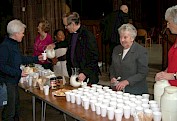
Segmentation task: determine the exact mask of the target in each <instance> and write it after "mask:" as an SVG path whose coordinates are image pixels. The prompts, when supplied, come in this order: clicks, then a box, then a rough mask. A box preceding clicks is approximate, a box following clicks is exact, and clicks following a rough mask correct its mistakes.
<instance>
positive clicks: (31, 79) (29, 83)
mask: <svg viewBox="0 0 177 121" xmlns="http://www.w3.org/2000/svg"><path fill="white" fill-rule="evenodd" d="M32 84H33V77H32V76H30V77H29V79H28V85H29V86H30V87H31V86H32Z"/></svg>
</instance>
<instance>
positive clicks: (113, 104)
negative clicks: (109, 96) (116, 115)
mask: <svg viewBox="0 0 177 121" xmlns="http://www.w3.org/2000/svg"><path fill="white" fill-rule="evenodd" d="M109 106H110V107H113V108H114V109H116V107H117V102H115V101H114V102H110V103H109Z"/></svg>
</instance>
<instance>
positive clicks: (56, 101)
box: [19, 83, 133, 121]
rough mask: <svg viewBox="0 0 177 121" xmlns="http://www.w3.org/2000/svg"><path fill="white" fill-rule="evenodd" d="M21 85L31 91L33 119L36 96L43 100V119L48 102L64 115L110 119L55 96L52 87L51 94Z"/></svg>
mask: <svg viewBox="0 0 177 121" xmlns="http://www.w3.org/2000/svg"><path fill="white" fill-rule="evenodd" d="M19 87H20V88H22V89H23V90H24V91H25V92H28V93H31V95H32V100H33V101H32V103H33V121H35V98H38V99H40V100H41V101H42V107H41V108H42V114H41V120H42V121H45V110H46V104H48V105H50V106H52V107H54V108H56V109H57V110H59V111H61V112H63V113H64V117H65V116H66V114H67V115H69V116H71V117H73V118H74V119H76V120H79V121H108V118H107V117H101V116H100V115H97V114H96V113H95V112H93V111H91V109H88V110H85V109H84V108H83V107H82V106H81V105H77V104H72V103H70V102H67V101H66V99H65V97H57V96H54V95H53V94H52V91H53V90H51V89H50V92H49V95H44V92H43V91H42V90H40V89H39V88H34V87H29V86H28V85H27V84H25V83H19ZM63 88H66V89H73V88H72V87H71V86H69V85H67V86H64V87H63ZM65 120H66V118H65ZM114 120H115V119H114ZM122 121H133V117H131V118H130V119H125V118H124V117H123V119H122Z"/></svg>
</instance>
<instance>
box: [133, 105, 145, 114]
mask: <svg viewBox="0 0 177 121" xmlns="http://www.w3.org/2000/svg"><path fill="white" fill-rule="evenodd" d="M135 110H136V113H143V112H144V110H143V107H141V106H137V107H136V108H135Z"/></svg>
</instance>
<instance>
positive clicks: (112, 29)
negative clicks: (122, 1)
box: [101, 5, 129, 62]
mask: <svg viewBox="0 0 177 121" xmlns="http://www.w3.org/2000/svg"><path fill="white" fill-rule="evenodd" d="M128 22H129V15H128V7H127V5H121V7H120V10H118V11H114V12H112V13H110V14H108V15H107V16H106V17H105V19H103V21H102V22H101V26H102V27H103V34H102V41H103V44H105V45H107V44H109V51H110V55H112V52H113V49H114V47H115V46H117V45H120V40H119V34H118V32H117V29H118V28H119V27H120V26H121V25H122V24H125V23H128ZM110 62H111V57H110Z"/></svg>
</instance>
